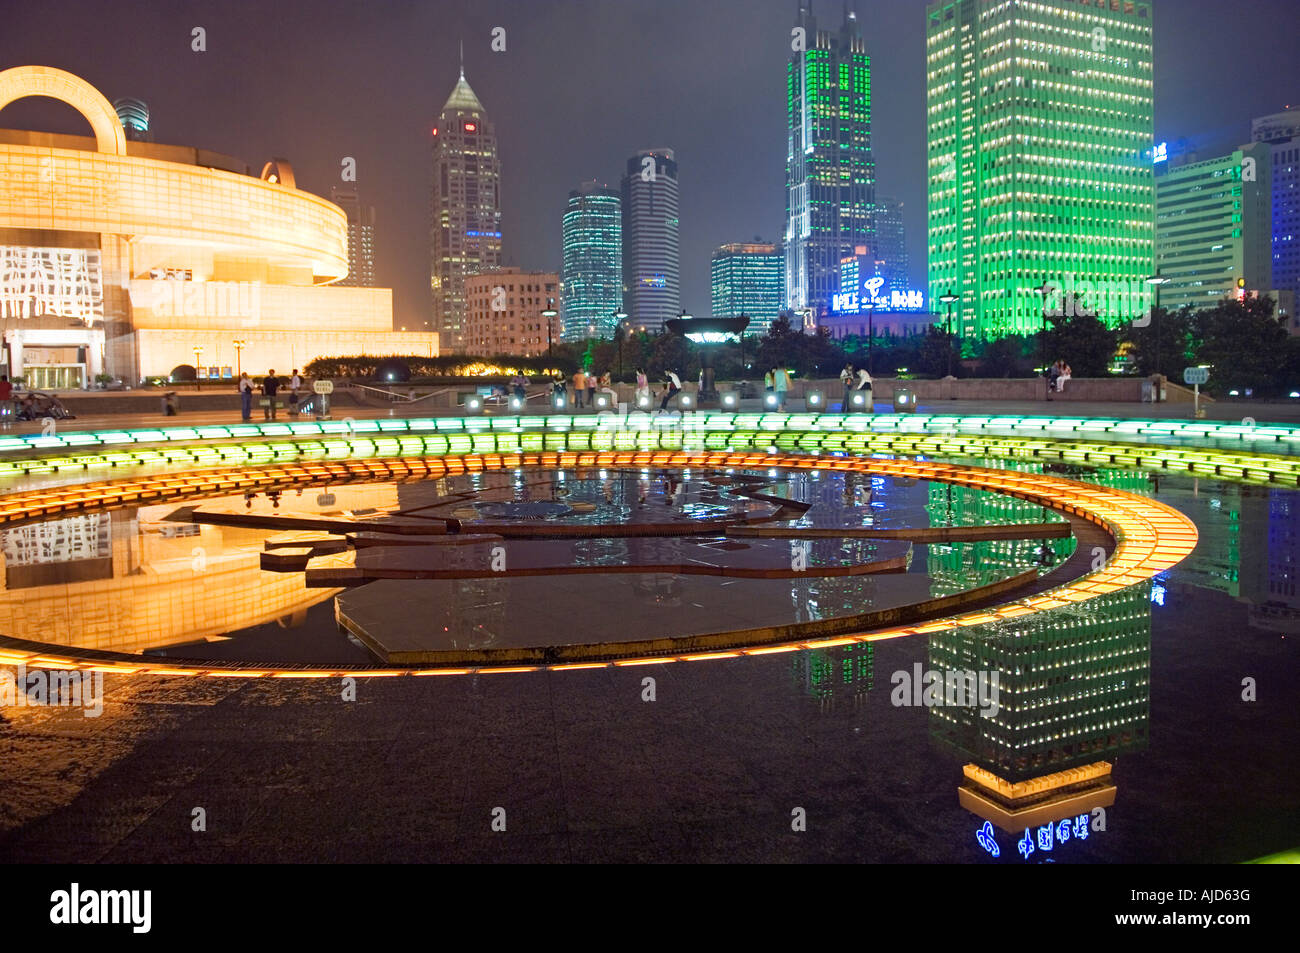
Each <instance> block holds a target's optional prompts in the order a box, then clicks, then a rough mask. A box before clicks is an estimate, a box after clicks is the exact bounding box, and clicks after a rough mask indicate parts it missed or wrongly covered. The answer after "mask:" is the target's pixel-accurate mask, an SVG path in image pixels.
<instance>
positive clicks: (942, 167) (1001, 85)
mask: <svg viewBox="0 0 1300 953" xmlns="http://www.w3.org/2000/svg"><path fill="white" fill-rule="evenodd" d="M925 18H926V91H927V110H926V117H927V126H928V155H927V163H928V165H927V173H926V174H927V184H928V192H929V208H928V227H929V233H928V252H929V285H930V289H929V290H930V300H932V301H934V300H937V299H938V297H939V296H940V295H942V294H946V293H947V292H948V290H949V289H950V288H951V289H953V291H954V292H955V293H956V294H959V295H960V296H961V302H960V305H959V308H960V321H959V325H958V327H959V329H960V333H962V334H963V335H978V336H980V337H985V338H989V337H1001V336H1003V335H1006V334H1013V333H1019V334H1024V333H1031V332H1034V331H1037V330H1039V329H1040V328H1041V327H1042V324H1043V318H1042V314H1043V311H1044V301H1043V298H1042V297H1040V296H1039V294H1037V293H1036V292H1035V291H1034V290H1033V289H1034V288H1035V287H1037V286H1041V285H1042V284H1043V283H1044V282H1047V283H1048V284H1050V285H1051V286H1052V287H1053V288H1055V289H1056V290H1057V292H1058V295H1059V293H1060V292H1061V291H1062V290H1064V291H1076V292H1078V293H1081V294H1083V296H1084V299H1085V303H1086V304H1087V305H1088V306H1089V307H1093V306H1095V305H1096V304H1099V303H1101V299H1102V298H1103V297H1105V298H1106V299H1107V300H1114V301H1117V302H1118V303H1116V304H1113V305H1112V306H1110V307H1109V308H1105V309H1099V310H1102V314H1101V317H1102V318H1103V319H1105V320H1106V321H1107V322H1108V323H1110V324H1112V325H1114V324H1119V323H1121V322H1127V321H1130V320H1132V318H1133V317H1134V316H1136V315H1139V314H1141V313H1142V312H1144V311H1145V310H1146V308H1147V305H1148V303H1149V300H1150V293H1149V291H1148V290H1147V287H1146V285H1145V281H1144V279H1145V278H1146V277H1147V276H1149V275H1150V274H1151V268H1152V244H1151V243H1152V227H1151V223H1152V217H1153V205H1154V194H1153V188H1154V187H1153V183H1152V173H1151V160H1152V154H1151V153H1152V82H1151V3H1150V2H1149V0H931V2H930V3H929V4H928V6H927V7H926V11H925ZM1116 295H1118V296H1119V297H1118V298H1112V296H1116ZM1049 306H1050V305H1049ZM1107 311H1108V312H1109V313H1106V312H1107ZM954 319H957V312H956V311H954Z"/></svg>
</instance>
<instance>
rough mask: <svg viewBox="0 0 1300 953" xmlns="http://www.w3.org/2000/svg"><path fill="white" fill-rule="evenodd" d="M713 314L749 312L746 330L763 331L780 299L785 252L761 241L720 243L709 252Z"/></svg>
mask: <svg viewBox="0 0 1300 953" xmlns="http://www.w3.org/2000/svg"><path fill="white" fill-rule="evenodd" d="M710 273H711V277H712V298H713V316H714V317H715V318H735V317H739V316H740V315H741V314H745V315H748V316H749V326H748V327H747V328H746V329H745V333H746V334H763V333H765V332H766V331H767V329H768V328H769V327H771V325H772V322H773V321H775V320H776V317H777V315H778V314H780V313H781V309H782V308H783V307H785V303H784V284H785V255H784V254H782V252H781V249H779V248H778V247H777V246H776V245H769V244H765V243H762V242H754V243H750V244H734V245H723V246H721V247H720V248H718V250H717V251H715V252H714V253H713V261H712V264H711V266H710Z"/></svg>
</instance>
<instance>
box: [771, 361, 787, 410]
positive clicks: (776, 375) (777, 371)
mask: <svg viewBox="0 0 1300 953" xmlns="http://www.w3.org/2000/svg"><path fill="white" fill-rule="evenodd" d="M772 386H773V388H774V389H775V390H776V409H777V410H785V398H786V394H787V393H789V391H790V372H789V370H787V369H786V368H784V367H774V368H772Z"/></svg>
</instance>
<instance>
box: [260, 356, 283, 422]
mask: <svg viewBox="0 0 1300 953" xmlns="http://www.w3.org/2000/svg"><path fill="white" fill-rule="evenodd" d="M279 390H280V378H278V377H276V376H275V368H274V367H273V368H271V369H270V370H269V371H267V372H266V376H265V377H263V378H262V396H263V397H265V398H266V408H265V414H266V419H267V420H275V395H276V392H277V391H279Z"/></svg>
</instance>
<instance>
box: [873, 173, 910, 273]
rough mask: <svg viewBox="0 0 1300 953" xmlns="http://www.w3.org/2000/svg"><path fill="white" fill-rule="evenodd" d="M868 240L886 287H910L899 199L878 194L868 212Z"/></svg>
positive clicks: (905, 234) (901, 207) (905, 241)
mask: <svg viewBox="0 0 1300 953" xmlns="http://www.w3.org/2000/svg"><path fill="white" fill-rule="evenodd" d="M868 241H869V244H868V248H869V249H870V251H871V254H872V256H873V257H874V258H875V260H876V270H877V273H878V274H880V275H882V276H883V277H884V279H885V290H886V291H906V290H907V289H909V288H911V287H912V280H911V276H910V274H909V264H910V263H909V261H908V257H907V233H906V231H905V230H904V227H903V203H902V202H900V201H899V200H898V199H892V198H884V197H880V196H877V198H876V201H875V208H874V209H873V210H872V212H871V238H870V239H868Z"/></svg>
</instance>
